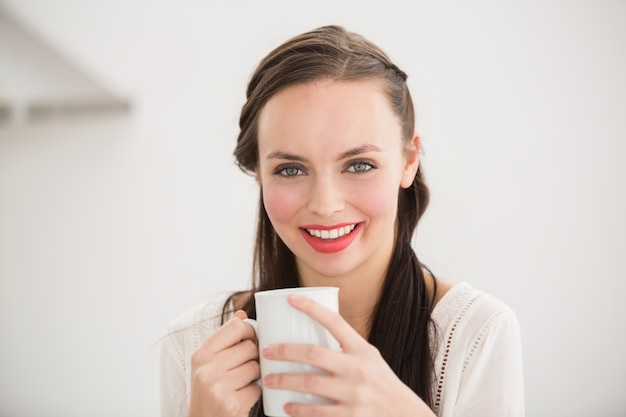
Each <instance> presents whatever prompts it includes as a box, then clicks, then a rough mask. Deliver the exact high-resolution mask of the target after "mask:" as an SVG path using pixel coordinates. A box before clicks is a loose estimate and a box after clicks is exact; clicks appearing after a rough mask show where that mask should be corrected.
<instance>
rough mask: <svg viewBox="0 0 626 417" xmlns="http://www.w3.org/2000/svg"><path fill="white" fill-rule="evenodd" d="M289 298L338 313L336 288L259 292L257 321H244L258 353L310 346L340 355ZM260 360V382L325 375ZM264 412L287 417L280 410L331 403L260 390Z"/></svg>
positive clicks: (308, 367) (309, 396)
mask: <svg viewBox="0 0 626 417" xmlns="http://www.w3.org/2000/svg"><path fill="white" fill-rule="evenodd" d="M289 294H297V295H299V296H302V297H307V298H311V299H313V300H315V301H317V302H318V303H319V304H321V305H323V306H324V307H326V308H328V309H330V310H332V311H335V312H338V311H339V297H338V294H339V288H336V287H298V288H284V289H278V290H268V291H260V292H257V293H255V294H254V299H255V302H256V318H257V319H256V320H253V319H246V321H247V322H248V323H250V324H251V325H252V327H253V328H254V330H255V332H256V334H257V339H258V344H259V353H260V352H261V351H262V350H263V348H264V347H265V346H268V345H275V344H277V343H295V344H313V345H319V346H323V347H326V348H329V349H332V350H336V351H339V349H340V348H339V343H338V342H337V340H335V338H334V337H333V336H332V335H331V334H330V332H329V331H328V330H326V328H324V327H323V326H322V325H321V324H319V323H318V322H316V321H315V320H313V319H312V318H311V317H309V316H307V315H306V314H304V313H302V312H300V311H298V310H296V309H295V308H293V307H292V306H291V305H289V303H288V302H287V296H288V295H289ZM259 356H260V363H261V378H263V377H265V375H269V374H277V373H291V374H293V373H298V374H300V373H319V374H323V373H324V371H322V370H321V369H318V368H316V367H314V366H311V365H306V364H300V363H295V362H284V361H275V360H268V359H265V358H263V356H262V355H259ZM262 392H263V409H264V411H265V414H266V415H268V416H273V417H283V416H287V414H285V411H284V410H283V406H284V405H285V404H286V403H289V402H293V403H300V404H330V403H332V401H330V400H328V399H327V398H324V397H320V396H318V395H313V394H308V393H301V392H295V391H287V390H277V389H269V388H264V387H262Z"/></svg>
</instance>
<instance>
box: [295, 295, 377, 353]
mask: <svg viewBox="0 0 626 417" xmlns="http://www.w3.org/2000/svg"><path fill="white" fill-rule="evenodd" d="M287 300H288V302H289V304H290V305H291V306H293V307H294V308H296V309H297V310H300V311H301V312H303V313H305V314H307V315H308V316H310V317H311V318H312V319H313V320H315V321H317V322H318V323H320V324H321V325H322V326H324V327H325V328H326V329H327V330H328V331H329V332H330V334H332V335H333V336H334V337H335V339H337V341H338V342H339V344H340V345H341V348H342V349H343V350H344V351H352V350H356V349H357V348H358V347H359V346H361V345H362V344H363V343H367V342H366V341H365V340H364V339H363V338H362V337H361V335H360V334H358V333H357V331H356V330H354V329H353V328H352V326H350V325H349V324H348V322H346V321H345V320H344V319H343V317H341V315H339V314H338V313H336V312H334V311H332V310H330V309H328V308H326V307H324V306H322V305H321V304H319V303H317V302H315V301H314V300H311V299H310V298H306V297H301V296H299V295H295V294H289V296H288V298H287Z"/></svg>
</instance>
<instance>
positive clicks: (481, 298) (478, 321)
mask: <svg viewBox="0 0 626 417" xmlns="http://www.w3.org/2000/svg"><path fill="white" fill-rule="evenodd" d="M432 318H433V321H434V323H435V326H436V328H437V330H438V331H439V332H441V331H444V332H445V331H456V330H459V328H465V329H468V330H470V331H474V332H476V331H480V330H481V329H482V330H484V329H483V327H484V326H488V325H490V324H493V323H495V322H501V321H503V322H511V323H512V324H515V323H517V318H516V316H515V313H514V311H513V310H512V309H511V308H510V307H509V306H508V305H507V304H505V303H504V302H502V301H501V300H499V299H498V298H496V297H494V296H493V295H491V294H488V293H486V292H484V291H481V290H478V289H476V288H473V287H472V286H471V285H469V284H468V283H466V282H461V283H458V284H456V285H454V286H453V287H452V288H451V289H450V290H449V291H448V292H447V293H446V295H445V296H444V297H443V298H442V299H441V300H440V301H439V303H437V305H436V306H435V309H434V310H433V313H432Z"/></svg>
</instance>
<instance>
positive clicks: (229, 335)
mask: <svg viewBox="0 0 626 417" xmlns="http://www.w3.org/2000/svg"><path fill="white" fill-rule="evenodd" d="M236 314H239V315H235V317H233V318H231V319H230V320H228V321H227V322H226V323H224V324H223V325H222V326H220V327H219V328H218V329H217V330H216V331H215V332H214V333H213V334H212V335H211V336H210V337H209V338H207V340H205V341H204V343H203V344H202V345H200V347H199V348H198V350H197V353H198V355H199V356H201V357H206V356H210V355H213V354H215V353H217V352H221V351H222V350H224V349H227V348H229V347H231V346H233V345H235V344H237V343H239V342H241V341H242V340H247V339H249V340H252V341H254V342H255V343H256V334H255V333H254V329H253V328H252V326H250V325H249V324H247V323H244V322H243V320H242V319H241V318H240V317H241V313H239V312H238V313H236ZM244 314H245V313H244Z"/></svg>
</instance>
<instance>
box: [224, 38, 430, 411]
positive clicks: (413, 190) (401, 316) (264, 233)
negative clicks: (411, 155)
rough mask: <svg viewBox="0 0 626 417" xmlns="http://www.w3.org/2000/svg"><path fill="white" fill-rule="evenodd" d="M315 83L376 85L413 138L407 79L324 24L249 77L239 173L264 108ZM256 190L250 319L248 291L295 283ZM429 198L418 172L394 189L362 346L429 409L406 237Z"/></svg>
mask: <svg viewBox="0 0 626 417" xmlns="http://www.w3.org/2000/svg"><path fill="white" fill-rule="evenodd" d="M320 79H330V80H336V81H357V80H366V79H367V80H370V79H371V80H377V81H380V82H381V85H382V88H383V91H384V93H385V95H386V96H387V98H388V100H389V104H390V106H391V108H392V109H393V111H394V112H395V114H396V115H397V116H398V119H399V121H400V123H401V125H402V135H403V138H402V140H404V141H405V143H408V142H409V141H410V140H411V139H412V137H413V135H414V132H415V126H414V125H415V116H414V109H413V102H412V98H411V95H410V93H409V89H408V87H407V84H406V79H407V75H406V74H405V73H404V72H403V71H402V70H400V69H399V68H398V67H397V66H396V65H394V64H393V63H392V62H391V60H390V59H389V57H388V56H387V55H386V54H385V53H384V52H383V51H382V50H381V49H380V48H378V47H377V46H376V45H374V44H373V43H372V42H370V41H368V40H367V39H365V38H364V37H363V36H361V35H359V34H356V33H353V32H349V31H347V30H346V29H344V28H343V27H341V26H323V27H320V28H317V29H314V30H311V31H309V32H307V33H304V34H301V35H299V36H296V37H293V38H291V39H290V40H288V41H287V42H285V43H284V44H282V45H280V46H279V47H277V48H276V49H274V50H273V51H272V52H270V53H269V55H267V56H266V57H265V58H264V59H263V60H262V61H261V62H260V64H259V66H258V67H257V68H256V70H255V72H254V73H253V75H252V77H251V79H250V82H249V84H248V88H247V92H246V97H247V100H246V102H245V104H244V105H243V108H242V110H241V115H240V118H239V127H240V133H239V137H238V138H237V146H236V148H235V151H234V155H235V158H236V161H237V164H238V166H239V167H240V168H241V169H242V170H243V171H244V172H247V173H250V174H254V173H255V172H256V169H257V167H258V163H259V161H258V158H259V154H258V142H257V125H258V118H259V114H260V112H261V110H262V109H263V106H264V105H265V103H266V102H267V101H268V100H269V99H270V98H271V97H272V96H273V95H274V94H276V93H277V92H279V91H281V90H283V89H285V88H287V87H289V86H292V85H296V84H302V83H307V82H311V81H316V80H320ZM262 192H263V191H262V190H261V198H260V199H259V217H258V225H257V235H256V245H255V250H254V265H253V283H252V290H251V292H248V293H246V294H247V295H248V296H247V297H246V298H245V303H244V305H243V309H244V310H245V311H246V312H247V314H248V316H250V317H256V313H255V304H254V297H253V296H252V294H254V292H256V291H261V290H269V289H276V288H287V287H297V286H298V285H299V282H298V281H299V279H298V271H297V269H296V262H295V257H294V255H293V253H292V252H291V251H290V250H289V248H287V246H286V245H285V244H284V243H283V241H282V240H281V239H280V237H279V236H278V235H277V234H276V231H275V230H274V227H273V226H272V224H271V222H270V219H269V217H268V215H267V212H266V211H265V207H264V206H263V199H262ZM428 200H429V192H428V188H427V186H426V184H425V182H424V179H423V176H422V171H421V169H420V168H418V170H417V174H416V175H415V178H414V181H413V184H412V185H411V186H410V187H408V188H406V189H402V188H400V189H399V196H398V214H397V221H396V227H397V231H396V240H395V244H394V250H393V254H392V257H391V260H390V264H389V268H388V270H387V272H386V277H385V281H384V284H383V286H382V291H381V294H380V297H379V301H378V303H377V306H376V309H375V312H374V315H373V317H372V321H371V330H370V334H369V339H368V340H369V342H370V343H371V344H373V345H374V346H376V347H377V348H378V350H379V351H380V353H381V355H382V356H383V357H384V358H385V360H386V361H387V363H388V364H389V366H390V367H391V368H392V369H393V370H394V371H395V373H396V374H397V375H398V377H399V378H400V379H401V380H402V381H403V382H404V383H405V384H406V385H407V386H409V387H410V388H411V389H412V390H413V391H414V392H415V393H416V394H417V395H419V396H420V397H421V398H422V400H424V401H425V402H426V404H428V405H432V399H431V395H432V394H431V389H432V383H433V378H434V376H433V357H432V354H431V350H430V334H429V328H430V323H431V317H430V313H431V310H432V306H433V300H432V299H429V297H428V293H427V290H426V285H425V281H424V273H423V269H426V267H425V266H424V265H422V264H421V263H420V262H419V261H418V259H417V256H416V254H415V252H414V250H413V248H412V247H411V237H412V235H413V232H414V231H415V228H416V227H417V223H418V221H419V219H420V217H421V216H422V214H423V213H424V211H425V210H426V206H427V205H428ZM426 270H427V269H426ZM434 293H436V284H435V292H434ZM434 293H433V297H434ZM228 305H230V300H229V301H228V302H227V303H226V305H225V306H224V311H225V312H226V311H227V308H228V307H227V306H228ZM259 403H260V402H259ZM251 415H263V410H262V407H261V406H260V405H259V404H257V407H255V408H253V410H252V411H251Z"/></svg>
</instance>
